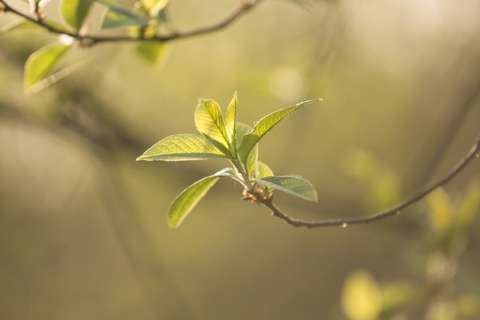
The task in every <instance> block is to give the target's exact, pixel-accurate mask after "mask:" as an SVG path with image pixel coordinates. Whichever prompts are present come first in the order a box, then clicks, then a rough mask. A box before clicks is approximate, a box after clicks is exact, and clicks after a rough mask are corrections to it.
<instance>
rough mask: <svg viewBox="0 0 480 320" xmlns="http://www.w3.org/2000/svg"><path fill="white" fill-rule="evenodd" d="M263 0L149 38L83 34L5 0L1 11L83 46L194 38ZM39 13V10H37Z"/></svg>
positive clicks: (234, 18)
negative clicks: (207, 21) (206, 22)
mask: <svg viewBox="0 0 480 320" xmlns="http://www.w3.org/2000/svg"><path fill="white" fill-rule="evenodd" d="M262 1H263V0H251V1H241V2H240V5H239V6H238V8H237V9H236V10H235V11H234V12H233V13H231V14H230V15H229V16H228V17H226V18H225V19H223V20H222V21H220V22H217V23H215V24H213V25H210V26H206V27H202V28H198V29H193V30H190V31H184V32H172V33H170V34H168V35H154V36H152V37H148V38H141V37H132V36H127V35H120V36H101V35H82V34H80V33H78V32H72V31H68V30H65V29H63V28H60V27H58V26H56V25H53V24H49V23H48V21H45V19H44V18H43V17H41V16H40V15H39V14H36V15H35V16H30V15H28V14H26V13H23V12H22V11H20V10H17V9H15V8H13V7H12V6H11V5H9V4H7V2H6V1H5V0H0V13H1V12H2V11H3V12H5V13H12V14H14V15H16V16H19V17H21V18H23V19H25V20H27V21H29V22H32V23H34V24H36V25H38V26H40V27H42V28H43V29H45V30H47V31H48V32H50V33H53V34H58V35H66V36H69V37H72V38H74V39H75V40H77V42H78V43H79V44H80V45H83V46H93V45H95V44H99V43H107V42H138V41H148V42H169V41H174V40H180V39H185V38H192V37H196V36H200V35H204V34H208V33H213V32H215V31H219V30H221V29H224V28H226V27H228V26H229V25H231V24H232V23H233V22H235V21H236V20H238V19H239V18H240V17H241V16H243V15H244V14H245V13H247V12H248V11H250V10H251V9H253V8H254V7H255V6H256V5H258V4H259V3H260V2H262ZM36 13H38V12H36Z"/></svg>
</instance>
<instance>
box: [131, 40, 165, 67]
mask: <svg viewBox="0 0 480 320" xmlns="http://www.w3.org/2000/svg"><path fill="white" fill-rule="evenodd" d="M164 51H165V44H164V43H159V42H142V43H140V44H139V45H137V52H138V54H139V55H140V56H141V57H142V58H143V59H145V61H146V62H148V63H149V64H150V65H152V66H155V65H157V64H158V63H159V61H160V60H161V58H162V56H163V53H164Z"/></svg>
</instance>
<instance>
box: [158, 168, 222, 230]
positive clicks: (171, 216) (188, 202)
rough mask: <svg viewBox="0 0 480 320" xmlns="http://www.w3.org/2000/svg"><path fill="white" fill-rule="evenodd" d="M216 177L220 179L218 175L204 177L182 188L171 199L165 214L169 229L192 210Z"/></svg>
mask: <svg viewBox="0 0 480 320" xmlns="http://www.w3.org/2000/svg"><path fill="white" fill-rule="evenodd" d="M218 179H220V177H217V176H215V175H214V176H208V177H205V178H203V179H201V180H199V181H197V182H195V183H194V184H192V185H191V186H189V187H188V188H186V189H185V190H183V191H182V192H181V193H180V194H179V195H178V196H177V197H176V198H175V200H173V202H172V204H171V205H170V208H169V209H168V216H167V219H168V225H169V226H170V229H176V228H178V226H179V225H180V224H181V223H182V222H183V220H185V218H186V217H187V215H188V214H189V213H190V211H192V209H193V208H194V207H195V206H196V205H197V203H198V202H199V201H200V200H201V199H202V198H203V197H204V196H205V194H206V193H207V192H208V190H210V188H211V187H213V185H214V184H215V183H216V182H217V181H218Z"/></svg>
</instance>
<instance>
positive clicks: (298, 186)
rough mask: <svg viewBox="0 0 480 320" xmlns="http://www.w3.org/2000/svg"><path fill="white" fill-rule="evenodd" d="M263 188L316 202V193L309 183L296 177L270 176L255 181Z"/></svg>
mask: <svg viewBox="0 0 480 320" xmlns="http://www.w3.org/2000/svg"><path fill="white" fill-rule="evenodd" d="M255 181H256V182H258V183H260V184H261V185H263V186H267V187H269V188H272V189H278V190H280V191H283V192H285V193H288V194H291V195H293V196H296V197H299V198H302V199H305V200H309V201H315V202H317V192H316V191H315V189H314V188H313V185H312V184H311V183H310V181H308V180H306V179H303V178H300V177H298V176H270V177H265V178H261V179H257V180H255Z"/></svg>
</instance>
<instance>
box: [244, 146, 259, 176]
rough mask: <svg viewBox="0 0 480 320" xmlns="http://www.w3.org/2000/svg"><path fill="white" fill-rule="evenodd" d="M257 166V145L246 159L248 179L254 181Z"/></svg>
mask: <svg viewBox="0 0 480 320" xmlns="http://www.w3.org/2000/svg"><path fill="white" fill-rule="evenodd" d="M257 164H258V144H257V145H256V146H255V147H253V149H252V152H250V154H249V155H248V159H247V162H246V165H247V167H246V170H247V174H248V177H249V178H250V179H255V176H256V175H257V170H258V168H257Z"/></svg>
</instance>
